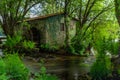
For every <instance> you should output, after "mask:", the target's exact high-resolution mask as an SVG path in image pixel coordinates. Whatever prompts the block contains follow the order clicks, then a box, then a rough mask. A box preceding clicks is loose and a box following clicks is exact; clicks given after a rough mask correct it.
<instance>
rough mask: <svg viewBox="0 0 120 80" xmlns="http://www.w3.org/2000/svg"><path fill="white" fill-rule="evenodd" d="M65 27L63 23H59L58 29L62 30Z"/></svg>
mask: <svg viewBox="0 0 120 80" xmlns="http://www.w3.org/2000/svg"><path fill="white" fill-rule="evenodd" d="M64 30H65V27H64V23H60V31H64Z"/></svg>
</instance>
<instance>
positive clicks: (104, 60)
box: [90, 38, 111, 80]
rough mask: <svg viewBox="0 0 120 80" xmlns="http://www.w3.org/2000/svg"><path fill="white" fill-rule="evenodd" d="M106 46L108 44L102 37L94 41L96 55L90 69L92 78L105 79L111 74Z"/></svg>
mask: <svg viewBox="0 0 120 80" xmlns="http://www.w3.org/2000/svg"><path fill="white" fill-rule="evenodd" d="M107 47H108V45H107V44H106V41H105V39H104V38H103V39H100V40H99V41H97V42H96V46H95V48H96V50H97V52H98V56H97V58H96V61H95V62H94V64H93V65H92V67H91V70H90V75H91V77H92V78H93V80H105V79H106V78H107V76H108V75H109V74H111V60H110V58H109V57H108V56H107V55H106V50H107Z"/></svg>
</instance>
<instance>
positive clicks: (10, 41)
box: [4, 36, 22, 49]
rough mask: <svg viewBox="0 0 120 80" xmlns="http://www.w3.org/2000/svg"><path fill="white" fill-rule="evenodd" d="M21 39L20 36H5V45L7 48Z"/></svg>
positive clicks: (13, 45)
mask: <svg viewBox="0 0 120 80" xmlns="http://www.w3.org/2000/svg"><path fill="white" fill-rule="evenodd" d="M21 40H22V36H14V37H10V36H8V37H7V41H6V42H5V44H4V45H5V46H6V47H9V48H11V49H12V48H13V47H15V46H16V45H17V44H18V43H20V41H21Z"/></svg>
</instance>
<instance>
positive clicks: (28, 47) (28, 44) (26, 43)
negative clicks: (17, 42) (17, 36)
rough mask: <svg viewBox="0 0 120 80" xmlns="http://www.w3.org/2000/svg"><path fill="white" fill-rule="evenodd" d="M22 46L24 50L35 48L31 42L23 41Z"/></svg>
mask: <svg viewBox="0 0 120 80" xmlns="http://www.w3.org/2000/svg"><path fill="white" fill-rule="evenodd" d="M22 46H23V47H24V48H25V49H30V50H31V49H34V48H35V43H34V42H32V41H26V40H24V41H23V43H22Z"/></svg>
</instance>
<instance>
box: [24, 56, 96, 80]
mask: <svg viewBox="0 0 120 80" xmlns="http://www.w3.org/2000/svg"><path fill="white" fill-rule="evenodd" d="M24 62H25V64H27V66H29V68H30V70H32V71H33V72H36V71H39V70H40V69H39V68H40V67H39V63H35V62H32V61H29V60H26V61H24ZM93 62H94V58H93V57H80V58H78V57H77V58H74V59H71V58H66V59H65V60H57V59H56V60H47V62H46V63H45V67H46V68H47V73H50V74H55V75H57V76H58V77H59V78H60V80H80V79H79V76H80V75H84V74H85V73H88V72H89V70H90V66H91V65H92V63H93Z"/></svg>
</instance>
